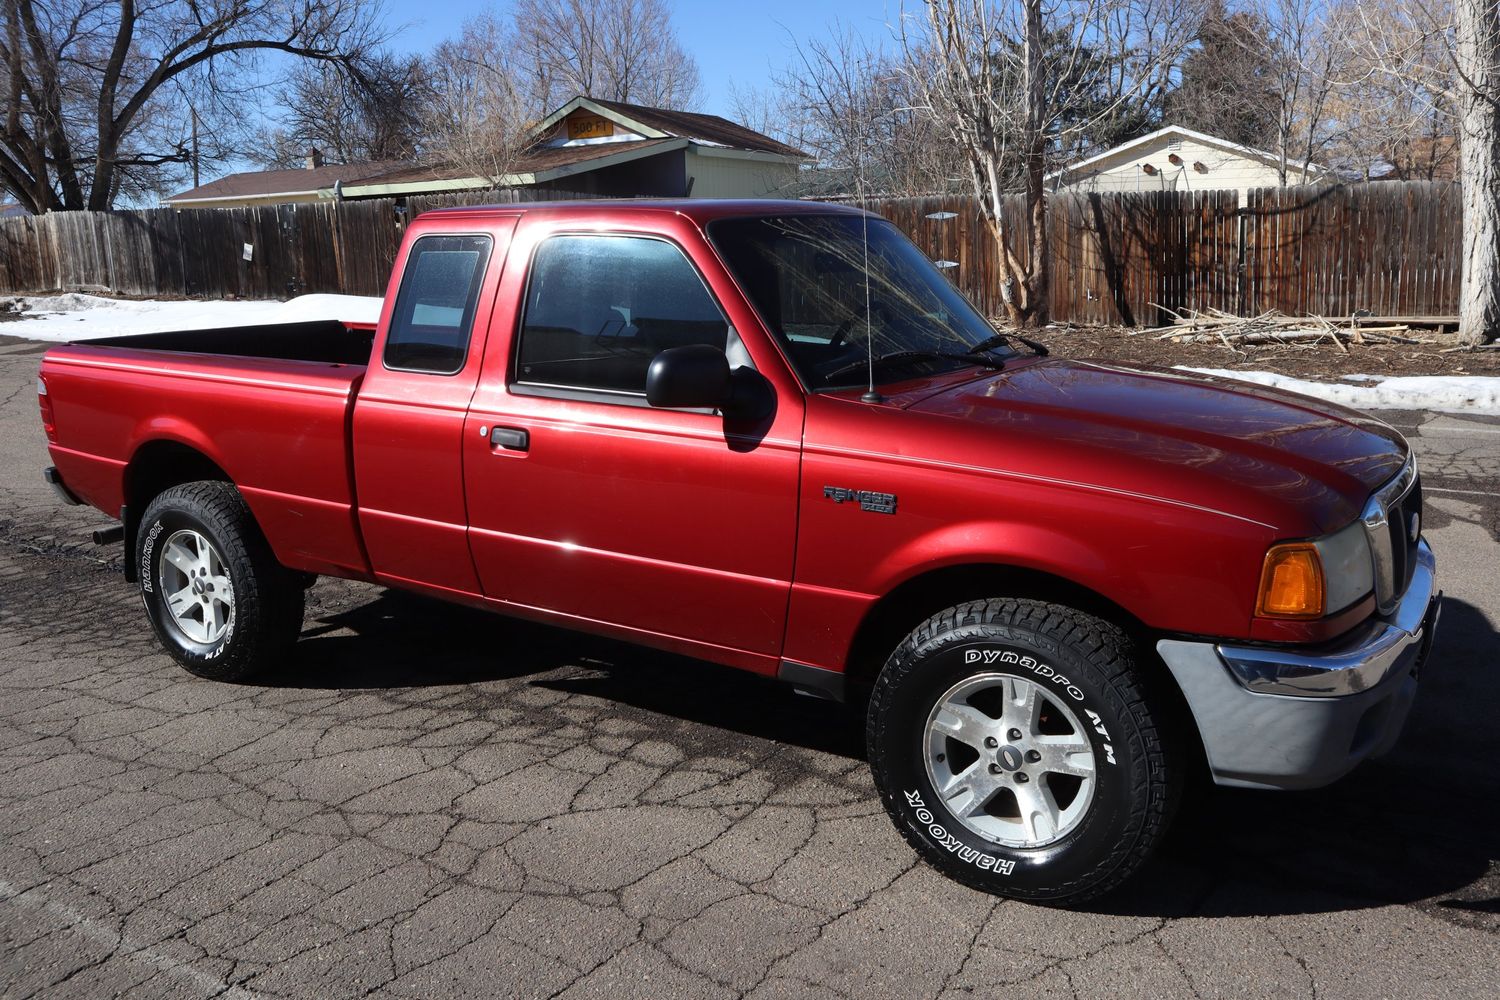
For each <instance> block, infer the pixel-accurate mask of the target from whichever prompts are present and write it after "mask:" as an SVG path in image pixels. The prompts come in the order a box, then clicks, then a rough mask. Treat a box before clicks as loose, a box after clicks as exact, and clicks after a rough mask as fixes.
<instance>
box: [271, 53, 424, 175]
mask: <svg viewBox="0 0 1500 1000" xmlns="http://www.w3.org/2000/svg"><path fill="white" fill-rule="evenodd" d="M432 100H433V94H432V81H431V79H430V74H429V70H428V67H427V64H426V61H425V60H424V59H423V58H422V57H420V56H396V55H392V54H390V53H377V54H375V55H374V56H370V57H367V58H363V59H359V60H357V61H355V62H353V63H352V64H351V65H349V66H344V65H340V64H337V63H327V62H310V61H303V62H299V63H298V64H297V65H296V66H295V67H294V68H293V69H292V72H291V73H290V74H289V76H288V78H287V80H286V81H285V83H284V84H283V88H282V91H281V93H280V95H279V97H278V101H277V103H278V105H279V110H280V114H279V116H278V121H277V123H276V125H275V126H274V127H273V128H271V129H268V130H266V131H265V132H264V133H262V135H261V141H260V142H259V143H257V144H256V146H255V150H254V151H253V152H252V153H251V158H252V159H254V160H257V161H259V162H261V163H265V164H267V165H268V166H275V167H290V166H296V165H298V164H299V162H300V161H301V160H302V158H303V157H304V155H305V154H306V153H307V151H308V150H310V149H316V150H319V151H321V152H323V153H324V154H325V155H327V156H328V158H329V159H331V160H332V161H333V162H335V163H364V162H370V161H376V160H410V159H417V158H420V157H421V156H422V155H424V153H425V152H426V147H427V144H428V132H429V131H430V128H431V120H430V111H431V106H432Z"/></svg>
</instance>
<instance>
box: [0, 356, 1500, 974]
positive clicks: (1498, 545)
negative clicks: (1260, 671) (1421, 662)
mask: <svg viewBox="0 0 1500 1000" xmlns="http://www.w3.org/2000/svg"><path fill="white" fill-rule="evenodd" d="M42 349H43V345H40V344H29V343H26V342H24V341H19V340H16V339H14V338H4V337H0V996H3V997H6V998H17V1000H19V998H25V997H49V998H50V997H57V998H61V997H80V998H90V1000H93V998H100V997H112V996H124V997H151V998H156V997H184V998H187V997H235V998H254V997H316V998H342V997H358V996H382V997H396V998H436V997H443V998H447V997H509V996H518V997H519V996H526V997H531V996H535V997H551V996H562V997H568V998H573V997H589V996H599V997H632V996H651V997H671V996H681V997H691V998H715V997H741V996H748V997H756V998H773V997H820V998H846V997H847V998H853V997H901V998H908V997H945V998H952V997H989V996H997V995H1001V994H1002V993H1003V995H1004V996H1006V997H1007V998H1011V997H1029V996H1064V997H1069V996H1121V995H1151V996H1161V997H1189V996H1228V995H1233V996H1245V995H1264V996H1318V997H1341V996H1342V997H1361V998H1364V997H1386V996H1389V997H1396V996H1400V997H1444V996H1446V997H1474V996H1496V995H1500V971H1497V970H1500V936H1497V935H1500V871H1497V859H1500V774H1497V769H1496V761H1497V760H1500V729H1497V726H1496V719H1497V718H1500V676H1497V668H1500V657H1497V651H1500V643H1497V634H1496V628H1497V626H1500V541H1497V534H1500V500H1497V497H1496V490H1497V484H1500V421H1496V420H1493V419H1484V418H1475V417H1458V416H1451V415H1438V414H1431V413H1387V414H1383V416H1385V417H1386V418H1387V419H1389V420H1391V421H1392V422H1394V423H1396V424H1398V425H1399V426H1401V427H1402V428H1403V430H1404V431H1405V432H1406V433H1407V434H1408V436H1409V437H1411V439H1412V441H1413V443H1414V445H1415V446H1416V448H1417V449H1418V451H1419V453H1420V455H1421V462H1422V467H1423V470H1424V475H1425V483H1426V489H1427V496H1428V503H1429V518H1428V528H1427V530H1428V534H1429V537H1430V539H1431V541H1432V543H1433V547H1434V548H1435V549H1436V550H1437V553H1438V557H1439V559H1440V561H1441V562H1440V566H1441V573H1442V583H1443V586H1444V588H1445V589H1446V590H1447V593H1448V602H1447V605H1446V608H1445V611H1444V616H1443V629H1442V632H1441V637H1440V639H1439V642H1438V644H1437V648H1436V650H1435V652H1434V655H1433V658H1432V661H1431V664H1430V666H1429V667H1428V668H1427V670H1426V672H1425V675H1424V678H1423V687H1422V691H1421V693H1420V695H1419V698H1418V702H1417V706H1416V709H1415V711H1414V714H1413V717H1412V719H1411V722H1410V724H1409V726H1408V728H1407V732H1406V735H1405V737H1404V738H1403V740H1402V742H1401V744H1400V746H1399V747H1398V749H1397V750H1396V751H1395V753H1393V754H1392V755H1391V756H1389V757H1387V758H1385V759H1383V760H1380V761H1375V762H1371V763H1368V764H1366V765H1365V766H1363V767H1361V768H1360V769H1359V770H1358V771H1356V772H1355V773H1354V774H1353V775H1351V776H1350V777H1348V778H1347V779H1345V780H1344V781H1342V782H1340V783H1339V784H1337V785H1335V786H1334V787H1332V788H1329V789H1326V790H1323V791H1317V792H1307V793H1298V794H1274V793H1256V792H1245V791H1228V790H1219V789H1213V788H1211V787H1195V788H1193V789H1192V791H1191V792H1190V794H1189V795H1188V797H1187V802H1186V805H1185V808H1184V812H1183V814H1182V816H1181V818H1180V820H1179V823H1178V825H1177V828H1176V830H1175V833H1174V834H1173V836H1172V837H1171V838H1170V840H1169V841H1168V843H1167V845H1166V847H1165V849H1164V850H1163V851H1162V852H1161V854H1160V856H1159V857H1158V858H1157V859H1156V860H1155V861H1154V862H1153V863H1152V864H1151V865H1150V866H1149V867H1148V868H1147V869H1146V870H1145V872H1144V874H1143V875H1142V876H1141V877H1140V878H1138V879H1137V880H1136V881H1135V882H1134V883H1133V884H1131V885H1130V886H1129V887H1127V889H1125V890H1124V891H1122V892H1119V893H1117V894H1115V895H1113V896H1111V897H1109V898H1106V899H1104V900H1100V901H1098V902H1096V903H1095V904H1092V905H1090V906H1089V907H1088V908H1087V909H1086V910H1084V911H1082V912H1066V911H1059V910H1051V909H1046V908H1042V907H1036V906H1030V905H1026V904H1022V903H1015V902H1004V901H1000V900H997V899H994V898H991V897H988V896H985V895H981V894H979V893H976V892H973V891H971V890H969V889H966V888H963V887H961V886H958V885H956V884H954V883H952V882H950V881H948V880H947V879H945V878H943V877H941V876H939V875H937V874H936V873H934V872H933V871H932V870H930V869H928V868H927V867H926V866H924V865H922V864H920V863H918V862H917V861H916V860H915V858H914V857H913V855H912V854H911V852H910V851H909V850H908V849H907V848H906V846H905V845H904V844H903V843H902V841H901V839H900V838H899V837H898V836H897V834H896V833H895V832H894V830H893V829H892V828H891V826H890V824H889V822H888V821H887V820H886V818H885V816H884V814H883V812H882V811H881V808H880V805H879V803H878V801H877V799H876V796H875V794H874V791H873V789H872V786H871V783H870V779H869V777H868V775H867V772H866V768H865V764H864V762H863V760H862V759H861V751H860V742H859V737H858V725H857V723H856V722H853V721H851V720H850V718H849V717H848V715H847V714H846V712H845V711H844V710H843V709H841V708H839V707H838V706H835V705H832V704H828V703H825V702H819V701H814V700H812V699H807V698H802V697H798V696H796V695H794V694H792V693H791V692H789V691H787V690H784V689H782V688H780V687H778V686H776V685H774V684H772V683H770V682H765V681H761V680H759V679H757V678H754V677H750V676H746V675H741V674H737V673H734V672H732V671H729V670H725V669H721V668H718V667H713V666H709V665H705V664H701V663H696V662H692V661H687V660H682V659H677V658H674V657H669V656H665V655H662V654H658V653H653V652H649V651H643V650H639V649H634V648H631V647H627V646H623V645H619V644H616V643H611V642H605V641H602V640H598V639H590V638H583V637H578V636H575V635H571V634H568V633H564V632H560V631H556V630H552V629H546V628H541V627H537V626H533V625H526V624H521V623H517V622H513V621H509V620H506V619H503V618H498V617H493V616H486V615H484V614H481V613H478V612H472V611H467V610H464V609H459V608H453V607H447V606H443V605H439V604H435V603H431V602H428V601H424V600H420V599H417V598H414V597H409V596H404V595H401V594H398V593H393V592H387V591H383V590H380V589H378V588H373V587H366V586H362V585H355V584H350V583H345V582H340V581H322V582H320V583H319V584H318V585H317V586H316V587H315V588H314V589H313V590H312V591H311V592H310V601H309V609H308V614H307V618H306V621H305V624H304V629H303V635H302V641H301V642H300V643H299V644H298V646H297V647H296V649H295V651H294V652H293V654H292V655H291V656H290V657H289V658H288V660H287V662H286V663H284V664H283V665H282V666H281V668H280V669H278V670H277V671H275V672H274V674H272V675H270V676H268V677H264V678H261V679H260V680H259V682H258V683H254V684H240V685H230V684H216V683H211V682H208V681H203V680H198V679H195V678H193V677H191V676H189V675H188V674H186V673H184V672H183V671H181V670H180V669H179V668H178V667H176V666H175V665H174V664H173V662H172V661H171V660H170V659H169V658H168V657H167V656H166V655H165V654H164V653H163V652H161V651H160V650H159V649H158V647H157V646H156V644H155V642H154V640H153V639H152V638H151V635H150V632H149V630H148V627H147V625H146V622H145V619H144V617H143V614H142V611H141V608H140V601H139V598H138V597H137V596H136V595H135V593H134V592H133V590H132V588H131V587H129V586H127V585H126V584H125V583H124V582H123V581H122V580H121V579H120V577H119V573H118V560H119V555H118V549H117V548H115V549H105V550H101V549H97V548H95V547H94V546H93V545H92V544H91V543H90V542H89V541H88V539H87V534H86V532H87V531H88V530H89V529H91V528H94V527H100V526H102V524H103V523H104V519H103V518H102V517H100V516H99V515H98V514H97V513H95V512H91V511H88V510H85V509H80V508H67V507H62V506H60V505H59V504H58V503H57V502H56V501H55V499H54V497H53V496H52V494H51V492H50V491H49V490H48V488H47V487H46V485H45V484H44V483H43V482H42V480H41V469H42V467H43V466H44V465H45V464H47V463H46V456H45V449H44V442H43V439H42V435H41V432H40V429H39V427H38V421H37V416H36V401H35V398H34V393H35V388H34V375H35V372H36V368H37V364H38V361H39V359H40V352H41V350H42Z"/></svg>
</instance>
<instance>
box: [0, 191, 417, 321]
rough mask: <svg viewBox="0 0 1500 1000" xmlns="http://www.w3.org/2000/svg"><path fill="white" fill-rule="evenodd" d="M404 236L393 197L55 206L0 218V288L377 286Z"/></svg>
mask: <svg viewBox="0 0 1500 1000" xmlns="http://www.w3.org/2000/svg"><path fill="white" fill-rule="evenodd" d="M400 239H401V234H400V231H399V230H398V228H397V226H396V216H395V203H394V202H393V201H391V200H389V199H380V200H376V201H360V202H342V203H333V202H329V203H326V204H324V203H308V204H298V205H267V206H257V207H254V208H226V209H204V210H195V211H177V210H175V209H170V208H155V209H147V210H144V211H137V212H51V213H49V214H47V215H42V216H36V217H31V218H19V219H5V220H3V222H0V251H3V257H0V291H5V292H41V291H74V290H84V291H105V292H113V293H116V294H121V295H187V296H203V297H209V298H225V297H230V296H234V297H239V298H285V297H287V296H290V295H298V294H301V293H303V292H350V293H353V294H360V295H380V294H382V293H383V292H384V291H385V282H386V278H387V277H388V276H389V275H390V270H391V263H392V261H394V260H395V256H396V247H397V245H398V243H399V242H400Z"/></svg>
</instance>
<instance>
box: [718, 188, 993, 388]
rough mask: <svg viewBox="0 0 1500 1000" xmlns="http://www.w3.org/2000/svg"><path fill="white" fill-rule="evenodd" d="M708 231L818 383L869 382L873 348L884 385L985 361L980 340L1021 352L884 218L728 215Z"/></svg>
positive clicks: (808, 379) (800, 368) (809, 378)
mask: <svg viewBox="0 0 1500 1000" xmlns="http://www.w3.org/2000/svg"><path fill="white" fill-rule="evenodd" d="M866 229H867V230H868V233H867V235H868V243H869V248H868V252H869V267H868V272H867V271H866V267H865V255H866V246H865V236H866V233H865V232H864V231H865V230H866ZM708 235H709V239H710V240H711V241H712V242H713V244H714V246H715V248H716V249H717V250H718V251H719V253H720V254H721V255H722V256H723V257H724V260H725V262H726V263H727V264H728V266H729V269H730V271H732V272H733V273H734V276H735V277H736V278H737V279H738V280H739V282H740V286H741V287H742V288H743V289H744V290H745V294H746V295H747V296H749V298H750V303H751V305H753V306H755V308H756V310H757V311H758V312H759V313H760V316H761V319H762V320H763V321H764V322H765V324H766V327H767V328H768V329H769V330H770V331H771V332H772V334H774V335H775V336H776V337H778V338H780V340H781V343H782V346H783V348H785V350H786V352H787V354H788V356H789V357H790V358H791V360H792V364H793V365H794V366H795V367H796V369H797V373H798V374H799V375H801V377H802V380H803V382H804V383H805V384H806V385H807V386H808V387H809V388H811V389H815V390H816V389H834V388H840V389H842V388H848V387H850V386H862V385H864V384H865V383H866V380H867V378H868V373H867V364H866V359H867V357H868V356H869V355H873V356H874V357H875V359H876V364H875V381H876V383H877V384H879V383H882V382H894V381H899V380H902V379H909V378H915V377H917V376H921V375H932V374H939V373H942V372H947V371H953V370H955V369H957V368H960V367H963V366H965V365H973V364H978V363H982V362H980V361H978V360H976V359H975V358H973V357H967V356H966V355H968V354H969V353H970V352H973V351H975V350H976V349H983V350H985V351H996V353H998V354H999V356H1000V358H1004V357H1007V356H1010V355H1011V353H1012V352H1011V351H1009V350H1008V349H1004V348H999V349H996V348H995V346H994V344H995V341H996V336H995V331H994V329H993V328H991V327H990V325H989V324H988V323H986V322H985V321H984V317H982V316H980V315H979V313H978V311H977V310H975V309H974V307H973V306H971V305H970V304H969V302H968V300H967V299H965V298H964V297H963V296H962V295H961V294H959V291H958V289H956V288H954V287H953V284H952V283H951V282H950V281H948V279H946V278H944V277H943V275H942V274H941V273H940V272H939V271H938V269H937V268H936V267H934V266H933V264H932V262H931V261H929V260H928V259H927V258H926V257H925V256H924V255H923V254H922V251H920V250H918V249H917V248H916V247H915V246H913V245H912V243H911V241H910V240H908V239H907V238H906V237H905V236H903V235H902V234H901V232H900V231H899V230H898V229H896V227H895V226H893V225H891V224H890V223H889V222H886V221H885V220H883V219H873V218H871V219H865V218H863V217H860V216H855V215H785V216H776V217H760V218H752V219H721V220H719V221H717V222H714V223H712V224H710V225H709V227H708ZM866 273H868V274H869V290H868V294H869V304H868V325H867V321H866V282H865V274H866ZM870 342H873V349H870ZM996 360H997V359H996V358H995V357H993V356H991V357H990V358H989V362H990V363H994V362H995V361H996Z"/></svg>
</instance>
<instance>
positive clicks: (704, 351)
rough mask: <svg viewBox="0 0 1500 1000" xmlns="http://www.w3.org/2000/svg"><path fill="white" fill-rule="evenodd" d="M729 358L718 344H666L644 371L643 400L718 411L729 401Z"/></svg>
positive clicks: (657, 403)
mask: <svg viewBox="0 0 1500 1000" xmlns="http://www.w3.org/2000/svg"><path fill="white" fill-rule="evenodd" d="M731 390H732V383H731V381H730V377H729V359H728V358H727V357H725V355H724V352H723V351H721V350H719V348H717V347H712V346H710V345H708V344H689V345H687V346H686V347H669V348H667V349H666V350H665V351H662V352H661V353H660V354H658V355H657V356H656V357H654V358H652V359H651V367H650V368H648V369H647V370H646V402H648V403H650V404H651V405H652V406H663V407H668V408H671V409H706V410H718V409H722V408H724V407H725V406H727V405H728V404H729V400H730V395H731Z"/></svg>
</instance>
